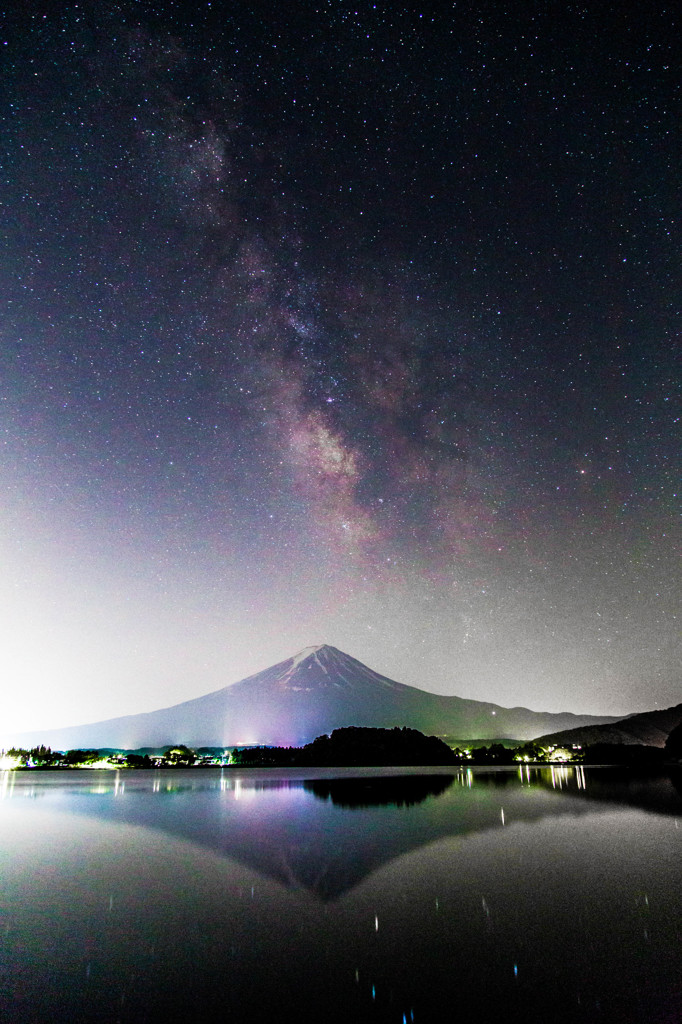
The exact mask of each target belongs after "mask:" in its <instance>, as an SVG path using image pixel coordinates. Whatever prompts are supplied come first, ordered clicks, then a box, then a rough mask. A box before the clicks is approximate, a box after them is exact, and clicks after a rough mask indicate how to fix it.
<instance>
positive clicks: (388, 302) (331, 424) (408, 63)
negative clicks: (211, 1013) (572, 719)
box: [0, 0, 681, 731]
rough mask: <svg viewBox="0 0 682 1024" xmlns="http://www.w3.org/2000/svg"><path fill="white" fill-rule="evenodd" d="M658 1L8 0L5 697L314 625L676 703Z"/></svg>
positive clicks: (669, 223)
mask: <svg viewBox="0 0 682 1024" xmlns="http://www.w3.org/2000/svg"><path fill="white" fill-rule="evenodd" d="M676 32H677V29H676V23H675V15H674V12H673V10H672V8H670V9H667V8H658V9H656V10H649V9H647V10H646V11H644V10H640V9H638V8H636V7H632V8H630V7H628V6H625V7H623V6H622V5H613V6H609V5H606V6H604V5H603V4H600V5H596V4H595V5H574V4H568V5H561V6H560V7H555V6H549V7H548V6H541V5H530V6H529V5H508V6H506V7H500V6H499V5H493V6H481V5H473V4H465V5H456V6H455V5H453V6H450V7H449V6H448V5H433V4H431V5H426V6H418V5H411V4H409V5H400V6H394V5H384V6H382V5H379V4H371V3H370V4H364V5H360V6H357V5H355V6H352V5H350V6H349V5H347V4H344V3H336V2H335V3H331V2H330V3H307V2H295V3H293V4H287V5H280V6H279V7H277V8H276V9H273V10H269V11H268V12H267V15H266V13H265V11H264V10H263V11H261V10H259V9H258V8H257V7H256V8H254V6H253V5H246V4H241V3H233V4H230V5H224V4H221V3H217V2H213V3H205V2H204V3H197V4H184V3H173V2H170V0H168V2H165V3H160V4H152V3H140V2H136V3H133V2H129V3H120V4H114V3H111V4H109V3H105V4H94V3H90V2H86V3H79V4H72V3H69V4H66V5H63V6H62V7H61V8H60V9H59V10H55V11H52V9H51V8H48V7H45V8H41V9H38V8H35V7H33V6H32V5H29V7H19V6H18V5H14V6H12V7H11V9H10V12H9V18H8V21H7V24H6V27H5V29H4V33H5V34H4V36H3V38H2V39H0V43H1V44H2V47H1V49H2V56H3V63H4V70H3V81H4V87H3V97H2V107H1V116H2V143H1V150H2V176H1V180H2V190H3V194H4V199H3V207H2V241H1V243H0V245H1V248H0V287H1V294H2V308H3V318H2V326H1V331H2V333H1V335H0V439H1V446H0V483H1V485H2V490H3V494H4V496H5V497H4V499H3V503H2V505H3V510H2V518H1V520H0V526H1V533H0V544H1V557H2V561H3V565H4V569H3V573H2V576H3V579H2V581H1V582H0V601H1V602H2V605H3V607H4V612H3V616H2V618H3V626H4V630H5V634H6V635H5V637H4V638H3V640H2V644H0V650H1V651H2V654H0V673H1V675H2V677H3V678H4V679H6V680H7V681H8V683H9V688H10V689H11V691H12V694H13V697H12V704H11V706H9V707H8V709H7V713H6V725H5V728H6V729H7V730H8V731H9V730H12V729H21V728H26V729H28V728H32V727H34V726H42V725H43V724H44V725H45V726H47V725H61V724H65V725H66V724H75V723H76V722H77V721H86V720H95V719H100V718H104V717H109V716H112V715H115V714H124V713H134V712H137V711H142V710H151V709H154V708H157V707H161V706H166V705H168V704H171V703H177V702H179V701H181V700H184V699H189V698H190V697H193V696H198V695H200V694H202V693H205V692H208V691H209V690H211V689H215V688H217V687H218V686H222V685H225V684H226V683H228V682H232V681H235V680H237V679H239V678H242V677H243V676H245V675H247V674H249V673H250V672H255V671H257V670H259V669H261V668H264V667H266V666H267V665H268V664H271V663H273V662H275V661H277V660H280V659H282V658H284V657H288V656H289V655H290V654H292V653H294V652H295V651H296V650H298V649H300V648H302V647H304V646H307V645H309V644H312V643H322V642H324V643H330V644H333V645H335V646H337V647H339V648H340V649H342V650H345V651H347V652H348V653H349V654H351V655H353V656H355V657H358V658H360V659H361V660H363V661H365V662H366V663H367V664H369V665H370V666H371V667H372V668H375V669H377V670H378V671H381V672H383V673H385V674H386V675H389V676H391V677H393V678H396V679H398V680H400V681H401V682H406V683H411V684H413V685H420V686H423V687H424V688H425V689H430V690H434V691H437V692H443V693H457V694H459V695H460V696H465V697H475V698H477V699H481V700H491V701H496V702H499V703H501V704H505V705H508V706H512V705H518V704H524V705H527V706H530V707H532V708H535V709H538V710H551V711H554V710H573V711H582V712H592V713H604V714H617V713H623V714H626V713H629V712H635V711H640V710H647V709H650V708H652V707H655V706H661V707H663V706H668V705H670V704H673V703H677V702H678V701H679V700H680V699H681V687H680V675H679V663H680V649H679V610H678V609H679V597H678V594H679V511H680V509H679V490H678V487H679V477H680V460H679V453H680V429H679V428H680V374H679V355H678V353H679V348H678V347H677V348H676V344H677V340H678V337H679V298H680V262H679V238H678V234H677V232H676V228H677V226H678V220H679V199H678V196H679V170H678V168H679V164H680V137H679V124H680V102H679V100H680V96H679V74H678V71H679V57H678V55H677V54H676V53H675V50H676V47H675V44H674V40H675V38H676Z"/></svg>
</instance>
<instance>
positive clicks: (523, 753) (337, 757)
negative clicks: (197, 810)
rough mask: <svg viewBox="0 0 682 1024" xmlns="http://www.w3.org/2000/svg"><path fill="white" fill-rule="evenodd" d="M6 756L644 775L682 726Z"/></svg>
mask: <svg viewBox="0 0 682 1024" xmlns="http://www.w3.org/2000/svg"><path fill="white" fill-rule="evenodd" d="M6 756H7V757H10V758H14V759H15V760H16V761H17V762H18V764H17V768H19V769H22V768H23V769H28V768H30V769H47V768H53V769H54V768H88V767H103V768H106V767H112V768H148V769H149V768H192V767H194V768H209V767H216V766H222V765H225V764H227V763H229V764H232V765H242V766H244V767H254V768H287V767H289V768H306V767H311V768H312V767H317V768H319V767H344V766H345V767H352V766H356V767H361V766H367V767H372V766H374V767H380V766H389V765H403V766H408V765H413V766H417V765H472V766H475V765H491V766H499V767H505V766H507V767H511V766H514V765H519V764H524V763H525V764H543V763H544V764H549V763H556V762H557V761H559V762H568V763H575V764H588V765H589V764H612V765H631V766H635V767H641V768H647V767H656V766H658V765H663V764H670V763H673V764H676V763H678V762H680V761H682V724H681V725H679V726H678V727H677V728H676V729H673V731H672V732H671V734H670V736H669V737H668V741H667V743H666V745H665V747H664V748H661V747H651V746H644V745H641V744H624V743H594V744H592V745H590V746H585V747H583V748H576V749H572V748H571V749H565V748H561V747H551V746H550V747H544V746H540V745H539V744H537V743H534V742H529V743H524V744H522V745H521V746H518V747H507V746H504V745H503V744H502V743H492V744H491V745H490V746H484V745H483V746H478V747H473V748H467V749H460V748H459V747H455V748H454V750H453V749H452V748H451V747H450V746H448V744H447V743H445V742H444V741H443V740H440V739H438V738H437V737H436V736H425V735H424V734H423V733H421V732H418V731H417V730H416V729H409V728H407V727H403V728H397V727H396V728H394V729H379V728H363V727H359V726H349V727H347V728H343V729H335V730H334V731H333V732H332V733H331V735H330V736H326V735H323V736H318V737H317V739H315V740H313V741H312V743H307V744H305V746H302V747H266V746H259V747H238V748H236V749H234V750H233V751H232V752H231V754H228V753H227V751H225V750H224V749H222V748H217V747H199V748H198V749H197V750H192V749H191V748H190V747H188V746H186V745H185V744H184V743H178V744H175V745H174V746H170V747H167V748H165V749H164V750H163V751H161V752H159V751H155V750H152V749H149V748H147V749H145V748H143V749H142V750H140V751H115V750H111V749H100V750H67V751H66V752H64V751H60V750H51V749H50V747H46V746H43V745H41V746H36V747H31V748H30V749H24V748H20V747H12V748H10V749H9V750H8V751H6Z"/></svg>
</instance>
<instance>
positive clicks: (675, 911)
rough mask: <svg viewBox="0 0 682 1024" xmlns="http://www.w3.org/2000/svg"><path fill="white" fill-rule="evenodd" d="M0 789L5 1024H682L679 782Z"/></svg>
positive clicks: (510, 774) (509, 779)
mask: <svg viewBox="0 0 682 1024" xmlns="http://www.w3.org/2000/svg"><path fill="white" fill-rule="evenodd" d="M0 785H1V788H2V793H1V795H2V797H3V799H2V800H0V876H1V880H2V893H1V896H0V1011H1V1018H0V1019H2V1020H3V1021H6V1022H8V1024H10V1022H11V1024H28V1022H38V1021H40V1022H41V1024H61V1022H67V1021H68V1022H69V1024H79V1022H88V1024H89V1022H98V1024H116V1022H121V1024H143V1022H150V1024H152V1022H154V1024H156V1022H157V1021H166V1022H169V1021H175V1020H181V1019H182V1020H185V1021H188V1022H189V1021H197V1022H203V1021H220V1022H223V1021H225V1022H235V1024H237V1022H238V1024H242V1022H244V1024H250V1022H262V1021H270V1022H279V1021H287V1020H292V1021H293V1020H297V1021H307V1020H312V1021H320V1022H327V1021H332V1022H336V1021H339V1022H340V1021H345V1022H357V1021H362V1022H364V1021H376V1022H394V1024H407V1022H411V1021H416V1022H431V1021H434V1022H435V1021H439V1022H440V1021H448V1022H450V1021H452V1022H457V1021H460V1020H463V1019H469V1020H471V1019H473V1020H477V1021H478V1020H481V1021H484V1022H487V1021H492V1020H500V1021H503V1022H510V1021H512V1022H515V1021H524V1022H526V1021H527V1022H535V1021H538V1020H540V1019H541V1020H543V1021H550V1022H553V1024H554V1022H564V1021H566V1022H569V1021H570V1022H571V1024H576V1022H578V1024H580V1022H584V1024H587V1022H589V1024H594V1022H597V1024H599V1022H614V1024H615V1022H619V1024H629V1022H632V1024H635V1022H637V1024H641V1022H644V1021H646V1022H653V1024H672V1022H677V1024H679V1022H680V1021H682V774H681V773H680V772H679V771H677V770H671V772H670V773H665V772H663V773H661V774H658V775H649V776H641V775H638V774H636V773H634V772H629V771H627V770H623V769H616V768H589V769H588V768H581V767H565V768H564V767H554V768H537V769H536V768H523V769H519V770H497V771H494V770H487V769H474V770H466V769H463V770H457V769H455V770H453V769H451V768H450V769H422V770H416V769H371V770H370V769H366V770H363V769H336V770H332V769H325V770H311V769H306V770H305V771H295V770H283V771H278V770H267V769H261V770H258V769H251V770H244V769H231V768H225V769H222V770H221V769H206V770H200V769H187V770H181V771H174V772H168V771H166V772H161V771H156V772H136V771H126V772H120V773H119V772H92V771H74V772H4V773H2V774H1V775H0ZM540 1015H541V1016H540Z"/></svg>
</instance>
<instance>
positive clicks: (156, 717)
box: [13, 645, 616, 750]
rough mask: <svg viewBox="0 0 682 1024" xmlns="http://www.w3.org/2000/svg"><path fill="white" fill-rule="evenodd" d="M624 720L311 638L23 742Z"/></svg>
mask: <svg viewBox="0 0 682 1024" xmlns="http://www.w3.org/2000/svg"><path fill="white" fill-rule="evenodd" d="M611 721H616V719H613V718H606V717H601V718H598V717H595V716H592V715H573V714H569V713H566V714H550V713H545V712H537V711H530V710H528V709H527V708H518V707H517V708H504V707H501V706H500V705H498V704H489V703H486V702H482V701H476V700H466V699H464V698H462V697H445V696H441V695H439V694H435V693H428V692H426V691H425V690H420V689H417V688H416V687H414V686H406V685H404V684H403V683H397V682H395V681H394V680H392V679H388V678H387V677H386V676H382V675H380V674H379V673H378V672H374V671H373V670H372V669H370V668H368V667H367V666H366V665H363V664H362V662H360V661H357V660H356V659H355V658H351V657H350V656H349V655H347V654H344V653H343V652H342V651H339V650H337V648H335V647H330V646H328V645H322V646H319V647H307V648H305V650H303V651H301V652H300V653H299V654H297V655H295V656H294V657H293V658H287V660H286V661H282V662H280V663H279V664H277V665H273V666H272V667H271V668H268V669H265V670H264V671H263V672H257V673H256V674H255V675H252V676H249V677H248V678H247V679H242V680H241V681H240V682H238V683H234V684H233V685H232V686H225V687H223V688H222V689H220V690H216V691H214V692H213V693H208V694H206V695H205V696H203V697H196V698H195V699H194V700H189V701H185V702H183V703H182V704H176V705H174V706H173V707H169V708H163V709H161V710H159V711H151V712H148V713H146V714H141V715H128V716H126V717H124V718H112V719H109V720H108V721H104V722H95V723H92V724H91V725H82V726H73V727H70V728H66V729H52V730H42V731H41V732H40V733H38V732H32V733H25V734H23V735H21V736H16V737H14V738H13V742H14V743H15V745H21V746H31V745H33V744H35V743H45V744H47V745H49V746H52V747H53V748H55V749H57V750H64V749H70V748H74V747H119V748H125V749H135V748H137V747H156V746H159V747H160V746H163V745H165V744H170V743H178V742H182V743H187V744H189V745H190V746H234V745H246V744H255V743H259V744H272V745H277V746H290V745H291V746H293V745H296V746H299V745H301V744H304V743H308V742H310V741H311V740H313V739H314V738H315V737H316V736H319V735H321V734H322V733H328V732H331V731H332V729H336V728H340V727H343V726H348V725H357V726H379V727H387V728H391V727H393V726H396V725H398V726H403V725H405V726H409V727H411V728H413V729H419V731H420V732H423V733H426V734H427V735H437V736H448V735H449V736H457V737H460V738H467V737H469V738H474V737H481V738H484V739H485V738H489V739H494V738H495V737H497V736H507V737H512V738H515V739H519V740H526V739H531V738H532V737H533V736H537V735H538V733H540V732H547V731H549V730H550V729H551V730H553V731H556V730H559V729H568V728H571V727H575V726H582V725H588V724H596V723H599V722H611Z"/></svg>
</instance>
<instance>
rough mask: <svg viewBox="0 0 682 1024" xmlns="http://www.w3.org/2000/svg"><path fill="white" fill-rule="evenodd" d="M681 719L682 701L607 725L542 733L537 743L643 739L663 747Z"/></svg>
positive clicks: (627, 742) (633, 742) (626, 742)
mask: <svg viewBox="0 0 682 1024" xmlns="http://www.w3.org/2000/svg"><path fill="white" fill-rule="evenodd" d="M680 722H682V704H676V705H675V706H674V707H672V708H664V709H662V710H661V711H644V712H642V714H640V715H630V716H629V717H628V718H622V719H620V720H619V721H617V722H611V723H607V724H604V725H587V726H580V727H579V728H576V729H568V730H564V731H562V732H553V733H549V734H548V735H547V736H539V737H538V739H537V742H538V743H557V744H560V745H561V746H564V745H565V744H569V745H571V744H573V743H575V744H577V745H578V746H581V747H586V746H590V745H591V744H593V743H625V744H627V745H629V746H632V745H633V744H637V743H642V744H644V745H645V746H649V747H664V746H665V741H666V739H667V738H668V735H669V733H671V732H672V730H673V729H674V728H675V726H676V725H679V724H680Z"/></svg>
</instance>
